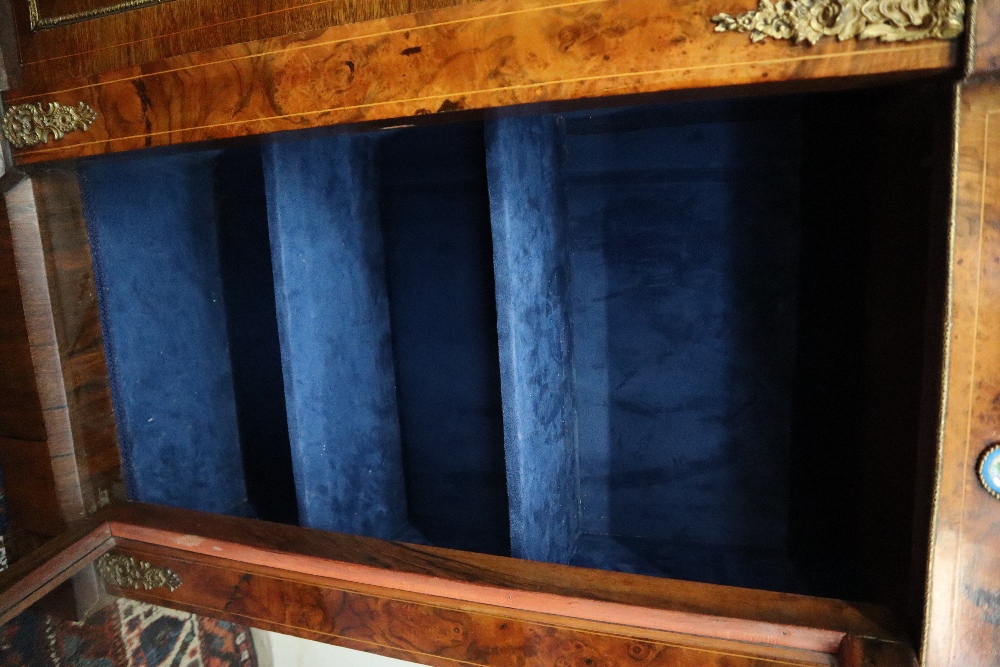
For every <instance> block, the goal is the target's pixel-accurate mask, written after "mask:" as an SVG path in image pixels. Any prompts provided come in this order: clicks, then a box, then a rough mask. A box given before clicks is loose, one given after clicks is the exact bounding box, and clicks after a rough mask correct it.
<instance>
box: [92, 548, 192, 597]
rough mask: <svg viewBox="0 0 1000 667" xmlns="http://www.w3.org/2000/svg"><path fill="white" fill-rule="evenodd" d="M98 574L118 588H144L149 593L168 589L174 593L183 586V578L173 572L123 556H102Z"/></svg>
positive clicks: (98, 561) (98, 564)
mask: <svg viewBox="0 0 1000 667" xmlns="http://www.w3.org/2000/svg"><path fill="white" fill-rule="evenodd" d="M97 573H98V574H99V575H101V578H102V579H104V581H106V582H108V583H109V584H113V585H115V586H117V587H118V588H134V589H135V590H139V589H140V588H142V589H144V590H147V591H151V590H153V589H154V588H166V589H167V590H169V591H171V592H173V591H175V590H177V588H178V587H179V586H180V585H181V578H180V577H178V576H177V574H176V573H175V572H173V571H172V570H168V569H167V568H165V567H156V566H155V565H153V564H151V563H147V562H146V561H144V560H136V559H135V558H132V557H131V556H125V555H122V554H104V555H103V556H101V557H100V558H99V559H98V560H97Z"/></svg>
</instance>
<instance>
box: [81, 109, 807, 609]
mask: <svg viewBox="0 0 1000 667" xmlns="http://www.w3.org/2000/svg"><path fill="white" fill-rule="evenodd" d="M801 134H802V125H801V110H800V106H799V104H798V101H797V100H796V99H794V98H775V99H773V100H756V101H746V100H744V101H739V102H708V103H692V104H674V105H666V106H652V107H639V108H626V109H612V110H602V111H596V112H574V113H571V114H535V115H524V116H519V117H509V118H503V119H491V120H487V121H485V122H476V123H459V124H450V125H440V126H433V127H426V128H420V129H397V130H391V131H385V132H373V133H361V134H334V133H329V132H326V131H323V132H305V133H289V134H285V135H276V136H274V137H269V138H266V139H264V140H261V141H260V142H259V143H258V144H250V145H244V146H243V147H240V148H227V149H224V150H221V151H220V150H218V149H211V150H205V151H201V152H187V153H157V154H148V155H145V156H138V157H128V156H126V157H119V158H101V159H96V160H93V161H92V162H90V163H88V164H87V165H86V166H85V168H84V171H83V174H84V186H85V187H84V189H85V194H86V200H87V207H88V216H89V218H90V225H91V234H92V244H93V246H94V252H95V265H96V266H97V268H98V271H99V274H100V276H99V278H100V284H101V304H102V312H103V313H104V318H105V327H106V329H107V332H106V333H107V334H108V335H107V336H106V338H107V344H108V357H109V362H110V364H111V366H112V374H113V377H114V378H116V380H115V382H116V393H115V409H116V414H117V416H118V419H119V422H120V424H121V425H122V428H121V434H122V435H121V437H122V449H123V452H125V454H126V466H127V468H128V470H129V476H130V480H131V485H130V489H131V492H132V494H133V496H134V497H136V498H139V499H143V500H151V501H154V502H163V503H167V504H178V505H183V506H187V507H197V508H199V509H209V510H211V511H220V512H226V511H237V512H248V513H256V514H257V515H260V516H264V515H265V512H263V511H262V510H261V508H265V507H266V509H267V511H268V512H271V513H272V515H273V516H275V517H278V518H281V517H284V518H283V519H282V520H288V521H294V520H297V521H298V522H300V523H302V524H303V525H308V526H313V527H319V528H326V529H330V530H341V531H347V532H355V533H362V534H368V535H375V536H380V537H388V538H395V539H404V540H411V541H428V542H432V543H436V544H441V545H445V546H452V547H458V548H465V549H472V550H479V551H487V552H493V553H511V554H512V555H515V556H518V557H523V558H531V559H540V560H551V561H558V562H572V563H578V564H585V565H593V566H597V567H602V568H606V569H617V570H626V571H640V572H646V573H651V574H661V575H666V576H674V577H682V578H691V579H699V580H703V581H714V582H720V583H730V584H742V585H754V586H762V587H767V588H777V589H783V590H802V588H803V584H802V582H801V581H800V579H799V578H798V576H797V574H796V572H795V569H794V567H793V563H792V560H791V559H790V557H789V554H788V542H789V534H788V531H789V520H788V514H789V502H790V501H789V493H788V488H789V451H790V449H791V448H793V447H794V446H795V443H793V442H792V435H791V422H792V420H793V418H792V411H793V404H794V396H793V393H794V374H795V360H796V341H797V340H798V331H797V320H796V308H797V294H798V291H799V284H798V281H799V261H800V260H799V234H800V225H801V224H802V221H801V207H800V199H801V188H800V186H799V183H798V177H797V174H798V173H799V170H800V168H801V150H802V149H801ZM227 161H228V162H227ZM236 163H239V165H242V167H239V166H238V165H237V164H236ZM223 164H225V165H226V167H225V169H221V168H220V165H223ZM140 169H141V170H143V171H145V172H146V175H144V176H142V177H141V178H140V177H139V176H137V175H136V174H137V172H138V171H139V170H140ZM223 171H226V172H230V173H233V174H237V175H238V178H237V181H236V182H234V183H230V185H228V186H224V184H223V185H219V182H218V179H219V176H218V174H219V173H222V172H223ZM150 173H152V174H156V175H157V177H156V178H154V179H150V178H148V174H150ZM213 179H214V180H213ZM210 183H215V185H214V186H212V185H209V184H210ZM123 185H124V186H125V187H124V189H123ZM227 188H228V189H227ZM241 188H242V189H241ZM250 190H254V191H255V194H253V193H251V192H250ZM234 211H235V212H236V214H234ZM240 217H242V218H244V219H245V220H246V222H245V223H244V224H242V225H240V224H235V225H234V223H232V222H229V221H232V220H236V219H238V218H240ZM241 235H242V236H241ZM248 270H254V271H255V272H256V273H255V275H256V276H257V280H253V281H250V282H249V283H248V282H247V281H244V280H243V279H242V278H239V276H241V275H244V274H243V273H241V272H245V271H248ZM248 284H252V288H248V287H247V285H248ZM241 286H242V287H241ZM260 293H267V295H268V297H267V298H265V297H264V296H260V298H252V296H251V295H253V294H260ZM255 318H259V319H260V320H261V321H266V322H268V323H270V324H269V325H268V326H269V327H271V328H270V329H267V331H264V332H263V333H262V334H260V335H258V334H256V333H255V334H254V335H253V336H251V337H250V338H249V339H248V338H247V336H246V334H245V331H246V330H247V329H248V328H252V325H251V324H250V323H251V322H253V321H254V319H255ZM167 351H169V353H167ZM161 352H163V354H161ZM261 397H266V398H263V399H262V398H261ZM255 399H256V403H255V402H254V400H255ZM246 405H251V406H256V408H255V409H251V410H246V409H245V408H244V409H241V406H246ZM171 406H172V407H171ZM265 406H269V407H268V408H265ZM168 408H169V409H168ZM254 418H256V419H257V421H256V423H255V422H254V421H253V419H254ZM150 419H151V420H152V421H149V420H150ZM263 421H266V422H267V423H266V424H265V423H263ZM152 424H156V425H157V427H156V428H153V427H152V426H151V425H152ZM157 429H160V430H157ZM268 429H271V430H268ZM261 433H268V434H269V435H267V436H266V437H257V438H256V440H255V439H254V436H255V435H259V434H261ZM255 452H256V453H255ZM261 452H265V453H264V454H261ZM268 457H271V458H268ZM255 461H256V462H258V464H254V463H253V462H255ZM269 461H271V462H273V469H274V470H275V471H276V473H275V479H276V480H278V481H277V482H276V483H275V484H273V485H272V486H273V488H274V489H275V490H276V491H275V493H276V495H277V496H278V500H277V501H275V502H273V503H271V504H267V503H264V502H263V501H261V500H260V499H258V498H257V496H258V495H260V493H258V492H257V491H255V490H254V489H258V488H260V489H265V488H267V487H268V484H267V483H263V484H261V483H260V482H259V480H257V478H258V477H259V476H261V475H263V476H265V477H267V476H268V471H267V468H268V467H269V465H271V464H269V463H268V462H269ZM260 462H263V465H260ZM255 465H256V467H255ZM292 469H294V483H292V482H291V481H288V482H287V483H283V482H280V480H281V479H282V478H283V477H282V476H283V475H284V476H285V477H287V478H289V480H290V479H291V478H292V473H291V470H292ZM283 470H284V471H285V472H282V471H283ZM163 471H169V474H170V475H171V479H170V483H167V482H165V481H164V478H163V476H162V473H163ZM244 471H246V472H247V474H248V477H247V481H246V482H244V481H243V477H244ZM199 485H201V486H199ZM167 487H170V488H167ZM292 487H294V488H292ZM199 489H200V490H199ZM247 489H250V491H249V492H248V491H247ZM261 493H264V495H266V492H261ZM248 498H249V501H250V502H249V503H246V502H245V501H247V500H248ZM241 503H244V504H246V505H247V507H243V506H242V505H241ZM296 515H297V516H296Z"/></svg>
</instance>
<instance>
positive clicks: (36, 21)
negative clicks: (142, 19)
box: [28, 0, 170, 31]
mask: <svg viewBox="0 0 1000 667" xmlns="http://www.w3.org/2000/svg"><path fill="white" fill-rule="evenodd" d="M164 2H170V0H123V1H122V2H116V3H113V4H110V5H104V6H101V7H94V8H92V9H85V10H83V11H79V12H73V13H71V14H61V15H59V16H42V15H41V12H39V11H38V0H28V21H29V23H30V24H31V29H32V31H35V30H45V29H46V28H58V27H59V26H61V25H66V24H67V23H76V22H77V21H86V20H88V19H97V18H101V17H102V16H108V15H109V14H117V13H118V12H127V11H128V10H130V9H142V8H143V7H149V6H151V5H160V4H163V3H164Z"/></svg>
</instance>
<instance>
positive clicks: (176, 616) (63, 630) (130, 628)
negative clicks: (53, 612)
mask: <svg viewBox="0 0 1000 667" xmlns="http://www.w3.org/2000/svg"><path fill="white" fill-rule="evenodd" d="M6 515H7V512H6V504H5V502H4V497H3V486H2V483H0V571H2V570H4V569H6V568H7V558H6V553H5V551H4V548H3V533H4V531H5V530H6V527H7V516H6ZM0 667H259V661H258V658H257V652H256V651H255V650H254V646H253V639H252V637H251V634H250V631H249V629H248V628H246V627H244V626H242V625H237V624H236V623H228V622H226V621H220V620H216V619H214V618H205V617H201V616H195V615H194V614H186V613H184V612H181V611H174V610H172V609H164V608H161V607H154V606H152V605H148V604H143V603H141V602H134V601H132V600H125V599H119V600H117V601H116V602H115V604H112V605H110V606H109V607H107V608H106V609H103V610H101V611H99V612H97V613H95V614H93V616H92V617H91V618H89V619H88V620H87V621H86V622H85V623H71V622H69V621H61V620H58V619H56V618H53V617H52V616H47V615H45V614H40V613H35V612H33V611H32V610H30V609H29V610H28V611H27V612H25V613H23V614H21V615H20V616H18V617H17V618H15V619H14V620H13V621H11V622H10V623H8V624H7V625H4V626H0Z"/></svg>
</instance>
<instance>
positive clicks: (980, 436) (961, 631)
mask: <svg viewBox="0 0 1000 667" xmlns="http://www.w3.org/2000/svg"><path fill="white" fill-rule="evenodd" d="M959 112H960V115H959V126H958V129H959V131H958V142H957V160H958V165H957V168H958V172H957V189H956V193H955V199H956V201H955V217H954V222H953V225H954V227H953V232H952V258H951V276H950V300H949V311H950V312H949V322H950V330H949V332H948V347H947V352H946V363H945V387H946V391H947V394H946V395H947V398H946V401H945V404H944V414H943V421H942V431H941V440H940V443H939V447H940V451H939V456H938V459H939V465H940V471H939V477H938V485H937V497H936V503H935V510H934V517H933V522H932V530H931V552H930V553H931V559H930V568H929V589H928V606H927V614H926V618H925V636H924V647H923V656H922V657H923V664H924V665H926V667H986V666H987V665H997V664H1000V582H998V579H997V572H1000V502H997V501H996V500H995V499H994V498H992V497H991V496H990V495H988V494H987V493H986V491H985V490H984V489H982V488H981V486H980V485H979V482H978V480H977V478H976V470H975V468H976V459H977V457H978V456H979V454H980V452H981V451H982V450H983V449H984V448H985V447H986V446H987V445H989V444H990V443H992V442H995V441H997V440H998V439H1000V412H998V411H997V406H998V405H1000V371H998V369H1000V345H998V342H1000V339H998V336H1000V227H998V220H1000V86H998V84H997V83H996V82H995V81H992V80H983V81H979V82H975V83H967V84H965V85H964V86H963V87H962V90H961V107H960V109H959Z"/></svg>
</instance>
